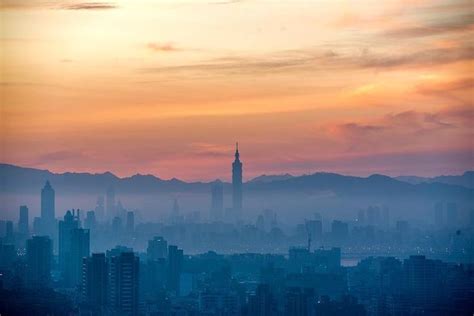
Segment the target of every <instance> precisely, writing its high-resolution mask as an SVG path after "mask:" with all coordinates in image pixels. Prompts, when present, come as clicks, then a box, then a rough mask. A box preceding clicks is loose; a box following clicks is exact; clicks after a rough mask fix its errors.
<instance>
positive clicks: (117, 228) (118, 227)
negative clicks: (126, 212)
mask: <svg viewBox="0 0 474 316" xmlns="http://www.w3.org/2000/svg"><path fill="white" fill-rule="evenodd" d="M112 232H113V233H114V235H115V236H118V235H120V234H121V233H122V219H120V217H118V216H115V217H114V219H113V220H112Z"/></svg>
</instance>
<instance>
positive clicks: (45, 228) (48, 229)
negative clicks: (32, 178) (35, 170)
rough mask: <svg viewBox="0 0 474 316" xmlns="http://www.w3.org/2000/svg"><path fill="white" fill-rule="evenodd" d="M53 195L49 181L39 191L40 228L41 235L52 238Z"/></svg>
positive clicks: (53, 221)
mask: <svg viewBox="0 0 474 316" xmlns="http://www.w3.org/2000/svg"><path fill="white" fill-rule="evenodd" d="M54 216H55V193H54V189H53V187H52V186H51V183H49V181H46V184H45V185H44V187H43V189H41V228H42V233H44V234H46V235H48V236H53V235H54V230H55V224H54V223H55V218H54Z"/></svg>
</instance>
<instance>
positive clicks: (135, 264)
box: [109, 252, 139, 316]
mask: <svg viewBox="0 0 474 316" xmlns="http://www.w3.org/2000/svg"><path fill="white" fill-rule="evenodd" d="M138 280H139V259H138V257H137V256H135V254H134V253H133V252H122V253H120V254H118V255H117V256H112V257H111V258H110V271H109V301H110V305H111V306H110V307H111V308H112V309H113V311H115V313H116V314H119V315H131V316H134V315H138V302H139V301H138V287H139V281H138Z"/></svg>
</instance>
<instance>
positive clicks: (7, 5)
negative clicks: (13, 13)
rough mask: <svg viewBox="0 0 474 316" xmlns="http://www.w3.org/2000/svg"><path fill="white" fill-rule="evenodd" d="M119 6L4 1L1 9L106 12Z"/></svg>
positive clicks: (105, 3) (34, 0)
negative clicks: (105, 10)
mask: <svg viewBox="0 0 474 316" xmlns="http://www.w3.org/2000/svg"><path fill="white" fill-rule="evenodd" d="M116 7H117V6H116V5H115V4H113V3H111V2H78V1H62V2H56V3H55V2H53V1H48V0H2V1H1V2H0V8H1V9H13V10H22V9H38V8H43V9H62V10H104V9H114V8H116Z"/></svg>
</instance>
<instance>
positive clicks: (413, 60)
mask: <svg viewBox="0 0 474 316" xmlns="http://www.w3.org/2000/svg"><path fill="white" fill-rule="evenodd" d="M471 59H474V49H473V48H472V47H461V48H439V49H425V50H421V51H417V52H414V53H410V54H404V55H394V56H390V55H388V56H387V55H385V56H375V55H369V54H366V55H365V56H362V57H361V58H360V60H359V66H360V67H362V68H392V67H397V66H415V67H416V66H431V65H440V64H449V63H453V62H458V61H466V60H471Z"/></svg>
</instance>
